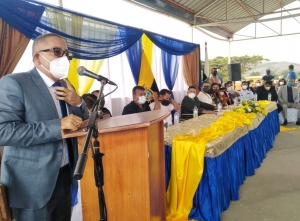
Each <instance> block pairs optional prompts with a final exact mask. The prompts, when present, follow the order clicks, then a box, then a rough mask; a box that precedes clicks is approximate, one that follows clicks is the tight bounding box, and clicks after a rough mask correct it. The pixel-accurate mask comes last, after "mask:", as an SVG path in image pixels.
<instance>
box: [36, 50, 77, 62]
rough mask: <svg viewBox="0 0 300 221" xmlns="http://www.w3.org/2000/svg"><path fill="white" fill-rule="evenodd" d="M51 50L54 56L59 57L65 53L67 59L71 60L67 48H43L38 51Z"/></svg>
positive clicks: (71, 56) (71, 55)
mask: <svg viewBox="0 0 300 221" xmlns="http://www.w3.org/2000/svg"><path fill="white" fill-rule="evenodd" d="M49 51H51V52H53V54H54V55H55V56H56V57H59V58H61V57H62V56H64V55H66V56H67V58H68V60H72V58H73V54H72V53H71V52H70V51H68V50H65V51H64V50H62V49H60V48H49V49H44V50H40V51H39V52H49Z"/></svg>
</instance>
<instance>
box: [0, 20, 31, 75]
mask: <svg viewBox="0 0 300 221" xmlns="http://www.w3.org/2000/svg"><path fill="white" fill-rule="evenodd" d="M29 41H30V39H29V38H27V37H26V36H25V35H23V34H22V33H21V32H19V31H18V30H17V29H15V28H13V27H11V26H10V25H9V24H7V23H6V22H5V21H4V20H3V19H1V18H0V45H1V47H0V78H1V77H3V76H4V75H6V74H9V73H12V72H13V70H14V69H15V67H16V66H17V64H18V62H19V60H20V58H21V57H22V55H23V53H24V51H25V49H26V47H27V45H28V43H29Z"/></svg>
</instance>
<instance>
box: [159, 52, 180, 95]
mask: <svg viewBox="0 0 300 221" xmlns="http://www.w3.org/2000/svg"><path fill="white" fill-rule="evenodd" d="M161 57H162V69H163V73H164V78H165V82H166V85H167V87H168V89H169V90H170V91H171V92H172V90H173V87H174V84H175V81H176V78H177V74H178V66H179V57H178V56H177V55H172V54H169V53H168V52H165V51H163V50H162V51H161ZM172 95H173V93H172Z"/></svg>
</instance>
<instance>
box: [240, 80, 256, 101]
mask: <svg viewBox="0 0 300 221" xmlns="http://www.w3.org/2000/svg"><path fill="white" fill-rule="evenodd" d="M248 87H249V85H248V82H247V81H243V82H242V89H241V90H240V91H239V94H240V99H241V100H253V98H254V95H253V92H252V91H250V90H248Z"/></svg>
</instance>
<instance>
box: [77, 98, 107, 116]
mask: <svg viewBox="0 0 300 221" xmlns="http://www.w3.org/2000/svg"><path fill="white" fill-rule="evenodd" d="M82 99H83V100H84V101H85V103H86V106H87V108H88V110H89V112H90V113H91V112H92V108H93V105H94V103H95V102H96V100H97V96H96V95H94V94H84V95H82ZM104 105H105V99H104V97H101V100H100V108H99V109H100V110H102V113H103V115H109V116H111V113H110V111H109V110H108V109H107V108H106V107H104Z"/></svg>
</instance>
